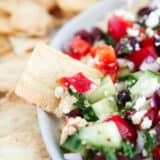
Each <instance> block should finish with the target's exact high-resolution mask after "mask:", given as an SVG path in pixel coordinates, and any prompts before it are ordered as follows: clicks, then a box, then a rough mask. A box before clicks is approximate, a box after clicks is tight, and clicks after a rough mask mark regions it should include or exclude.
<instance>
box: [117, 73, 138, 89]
mask: <svg viewBox="0 0 160 160" xmlns="http://www.w3.org/2000/svg"><path fill="white" fill-rule="evenodd" d="M119 81H120V82H127V89H128V90H129V89H130V88H131V87H132V86H134V85H135V83H136V82H137V78H136V77H135V76H134V75H132V74H128V75H126V76H123V77H120V78H119Z"/></svg>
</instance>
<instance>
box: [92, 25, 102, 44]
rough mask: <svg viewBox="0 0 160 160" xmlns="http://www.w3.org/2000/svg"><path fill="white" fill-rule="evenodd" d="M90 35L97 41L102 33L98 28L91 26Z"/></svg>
mask: <svg viewBox="0 0 160 160" xmlns="http://www.w3.org/2000/svg"><path fill="white" fill-rule="evenodd" d="M91 35H92V37H93V39H94V41H98V40H101V39H103V36H104V33H103V31H102V30H101V29H100V28H98V27H93V28H92V30H91Z"/></svg>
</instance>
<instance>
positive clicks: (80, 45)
mask: <svg viewBox="0 0 160 160" xmlns="http://www.w3.org/2000/svg"><path fill="white" fill-rule="evenodd" d="M91 48H92V46H91V44H90V43H88V42H87V41H85V40H83V39H82V38H80V37H79V36H78V37H75V38H74V39H73V40H72V42H71V44H70V47H69V51H68V52H67V53H66V54H68V55H69V56H71V57H72V58H75V59H78V60H80V59H81V58H82V57H84V56H86V55H87V54H88V53H89V51H90V49H91Z"/></svg>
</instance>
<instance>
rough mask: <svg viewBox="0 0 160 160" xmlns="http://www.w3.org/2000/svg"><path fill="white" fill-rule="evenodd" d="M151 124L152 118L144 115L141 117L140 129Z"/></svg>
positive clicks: (147, 127)
mask: <svg viewBox="0 0 160 160" xmlns="http://www.w3.org/2000/svg"><path fill="white" fill-rule="evenodd" d="M151 126H152V120H150V119H149V118H148V117H145V118H144V119H143V122H142V123H141V128H142V129H149V128H150V127H151Z"/></svg>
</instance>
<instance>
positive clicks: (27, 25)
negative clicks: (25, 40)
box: [11, 1, 53, 36]
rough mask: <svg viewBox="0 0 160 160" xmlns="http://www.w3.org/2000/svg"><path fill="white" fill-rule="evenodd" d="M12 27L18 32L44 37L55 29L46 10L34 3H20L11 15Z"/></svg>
mask: <svg viewBox="0 0 160 160" xmlns="http://www.w3.org/2000/svg"><path fill="white" fill-rule="evenodd" d="M11 25H12V27H13V28H14V29H15V30H16V31H17V32H26V33H27V34H28V35H31V36H40V35H41V36H42V35H45V34H46V33H47V31H48V30H49V29H51V28H52V27H53V19H52V17H51V16H50V15H49V14H48V12H47V11H46V9H45V8H43V7H42V6H41V5H39V4H37V3H35V2H34V1H20V2H19V3H18V4H17V8H16V9H15V10H14V12H12V14H11Z"/></svg>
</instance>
